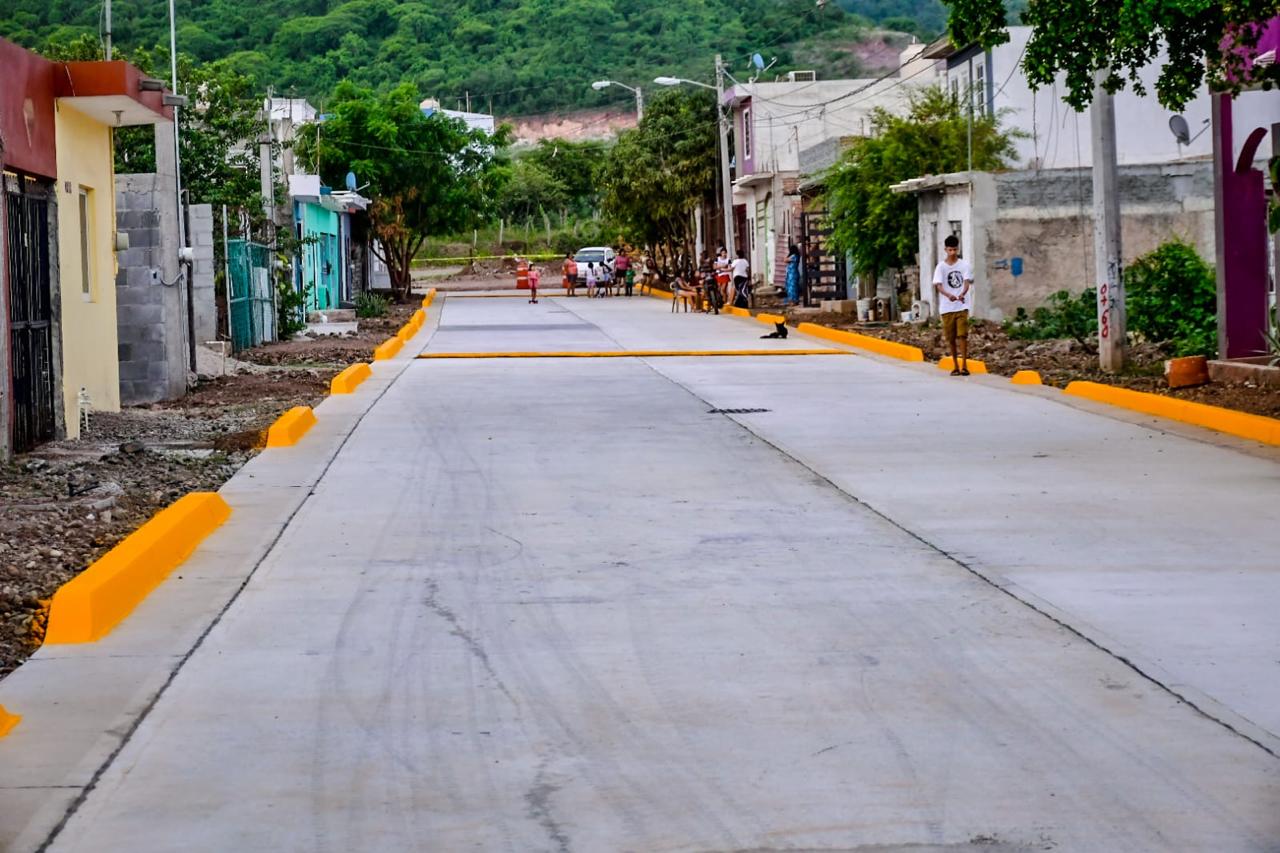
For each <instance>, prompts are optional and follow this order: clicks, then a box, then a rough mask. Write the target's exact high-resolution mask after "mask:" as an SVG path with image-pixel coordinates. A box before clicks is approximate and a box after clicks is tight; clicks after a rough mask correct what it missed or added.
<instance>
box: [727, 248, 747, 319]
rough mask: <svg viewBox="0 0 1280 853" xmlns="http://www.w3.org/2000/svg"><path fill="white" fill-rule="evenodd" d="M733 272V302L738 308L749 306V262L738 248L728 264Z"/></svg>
mask: <svg viewBox="0 0 1280 853" xmlns="http://www.w3.org/2000/svg"><path fill="white" fill-rule="evenodd" d="M730 269H731V271H732V272H733V304H734V305H737V306H738V307H739V308H750V307H751V264H750V263H748V261H747V256H746V254H745V253H744V252H743V251H742V250H741V249H739V250H738V257H737V258H735V259H734V261H733V263H732V264H731V265H730Z"/></svg>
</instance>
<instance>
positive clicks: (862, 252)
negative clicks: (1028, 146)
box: [826, 87, 1016, 276]
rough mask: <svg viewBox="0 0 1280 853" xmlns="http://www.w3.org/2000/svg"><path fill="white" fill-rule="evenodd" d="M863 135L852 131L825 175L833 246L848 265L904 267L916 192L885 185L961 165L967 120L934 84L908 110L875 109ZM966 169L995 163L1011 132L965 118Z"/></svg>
mask: <svg viewBox="0 0 1280 853" xmlns="http://www.w3.org/2000/svg"><path fill="white" fill-rule="evenodd" d="M871 125H872V133H871V136H866V137H860V138H858V139H856V140H854V142H853V144H852V145H851V146H850V147H849V149H848V150H847V151H846V152H845V153H844V155H843V156H842V157H841V158H840V160H839V162H837V163H836V165H835V166H833V167H832V168H831V169H830V170H828V172H827V174H826V201H827V205H828V208H829V209H830V211H831V218H832V220H833V224H834V230H833V232H832V235H831V239H832V243H833V245H834V246H835V247H836V248H837V249H839V250H842V251H848V252H850V253H852V255H853V266H854V269H855V270H856V271H857V272H858V273H859V274H863V275H871V276H878V275H879V274H880V273H881V272H883V271H884V270H886V269H892V268H895V267H904V266H906V265H907V264H908V263H910V262H911V260H912V259H913V258H914V257H915V255H916V252H917V249H918V246H919V235H918V227H917V214H916V197H915V196H914V195H910V194H905V193H895V192H893V191H892V190H891V189H890V187H891V186H892V185H893V184H896V183H899V182H900V181H905V180H909V179H911V178H918V177H921V176H923V175H942V174H946V173H947V172H957V171H961V170H963V169H965V168H967V167H968V162H969V147H970V146H969V122H968V120H967V118H966V116H965V115H964V114H963V111H962V109H961V107H960V104H959V103H958V102H957V100H956V99H955V98H953V97H951V96H950V95H948V94H946V93H944V92H943V91H942V89H940V88H938V87H931V88H928V89H925V90H923V91H921V92H920V93H918V94H916V95H915V96H913V97H912V99H911V106H910V109H909V111H908V114H907V115H905V116H898V115H894V114H892V113H890V112H889V111H888V110H885V109H883V108H881V109H877V110H876V111H875V112H874V113H872V116H871ZM972 134H973V136H972V139H973V143H972V151H973V168H974V169H975V170H979V171H989V170H993V169H1002V168H1004V167H1005V166H1006V165H1007V158H1008V157H1010V156H1011V155H1012V154H1013V150H1014V149H1013V141H1014V139H1015V138H1016V134H1015V133H1013V132H1009V131H1002V130H1001V129H1000V126H999V121H998V119H997V118H996V117H994V116H974V117H973V119H972Z"/></svg>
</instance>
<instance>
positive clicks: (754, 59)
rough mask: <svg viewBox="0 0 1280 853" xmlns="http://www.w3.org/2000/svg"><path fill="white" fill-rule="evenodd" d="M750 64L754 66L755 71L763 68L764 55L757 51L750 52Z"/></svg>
mask: <svg viewBox="0 0 1280 853" xmlns="http://www.w3.org/2000/svg"><path fill="white" fill-rule="evenodd" d="M751 64H752V65H754V66H755V67H756V70H757V71H763V70H764V57H763V56H761V55H760V54H758V53H753V54H751Z"/></svg>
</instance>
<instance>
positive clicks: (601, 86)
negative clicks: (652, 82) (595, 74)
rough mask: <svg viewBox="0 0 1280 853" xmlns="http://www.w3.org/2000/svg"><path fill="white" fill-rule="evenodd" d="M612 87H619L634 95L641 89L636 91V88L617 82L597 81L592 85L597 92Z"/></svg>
mask: <svg viewBox="0 0 1280 853" xmlns="http://www.w3.org/2000/svg"><path fill="white" fill-rule="evenodd" d="M610 86H618V87H620V88H622V89H626V90H627V91H628V92H630V93H631V94H633V95H634V94H635V93H636V92H638V91H639V89H636V88H635V87H634V86H628V85H627V84H626V83H619V82H618V81H617V80H597V81H596V82H594V83H592V84H591V88H592V89H595V90H596V91H597V92H598V91H600V90H601V89H607V88H608V87H610Z"/></svg>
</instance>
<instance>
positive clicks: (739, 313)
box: [720, 305, 751, 317]
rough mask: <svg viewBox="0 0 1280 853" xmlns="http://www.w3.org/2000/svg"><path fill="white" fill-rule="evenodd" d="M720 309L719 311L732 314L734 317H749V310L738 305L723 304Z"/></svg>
mask: <svg viewBox="0 0 1280 853" xmlns="http://www.w3.org/2000/svg"><path fill="white" fill-rule="evenodd" d="M720 310H721V311H723V312H724V313H726V314H732V315H733V316H735V317H750V316H751V312H750V311H748V310H747V309H746V308H739V307H738V306H736V305H726V306H724V307H723V308H721V309H720Z"/></svg>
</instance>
